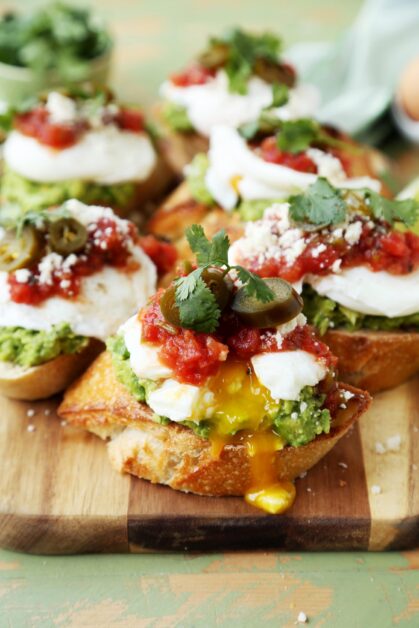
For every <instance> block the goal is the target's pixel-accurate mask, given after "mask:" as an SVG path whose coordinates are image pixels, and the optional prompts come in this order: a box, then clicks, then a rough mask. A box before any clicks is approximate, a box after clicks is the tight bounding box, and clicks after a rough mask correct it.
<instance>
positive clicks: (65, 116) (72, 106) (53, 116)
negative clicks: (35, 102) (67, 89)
mask: <svg viewBox="0 0 419 628" xmlns="http://www.w3.org/2000/svg"><path fill="white" fill-rule="evenodd" d="M45 107H46V110H47V111H48V113H49V119H50V122H52V123H53V124H71V123H72V122H75V121H76V120H77V105H76V102H75V101H74V100H73V99H72V98H68V97H67V96H64V95H63V94H60V92H50V93H49V94H48V98H47V102H46V105H45Z"/></svg>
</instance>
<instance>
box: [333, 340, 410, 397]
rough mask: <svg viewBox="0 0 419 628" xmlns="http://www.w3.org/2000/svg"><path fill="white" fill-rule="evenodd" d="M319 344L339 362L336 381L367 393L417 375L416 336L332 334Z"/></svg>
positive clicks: (390, 386)
mask: <svg viewBox="0 0 419 628" xmlns="http://www.w3.org/2000/svg"><path fill="white" fill-rule="evenodd" d="M323 340H324V342H326V344H328V345H329V347H330V349H331V350H332V353H334V354H335V355H336V356H337V357H338V358H339V363H338V369H339V378H340V379H341V380H342V381H344V382H348V383H350V384H353V385H354V386H359V387H360V388H363V389H366V390H368V391H369V392H370V393H377V392H379V391H380V390H386V389H387V388H394V387H395V386H398V385H399V384H401V383H402V382H404V381H406V380H407V379H409V377H412V375H414V374H415V373H418V372H419V332H407V331H390V332H386V331H369V330H360V331H342V330H333V331H328V332H327V334H326V335H325V336H324V337H323Z"/></svg>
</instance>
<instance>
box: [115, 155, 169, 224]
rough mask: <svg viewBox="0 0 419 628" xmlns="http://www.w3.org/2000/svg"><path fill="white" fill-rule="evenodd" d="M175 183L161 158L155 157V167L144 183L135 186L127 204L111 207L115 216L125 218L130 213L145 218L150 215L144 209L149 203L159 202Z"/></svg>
mask: <svg viewBox="0 0 419 628" xmlns="http://www.w3.org/2000/svg"><path fill="white" fill-rule="evenodd" d="M174 181H175V176H174V173H173V171H172V169H171V168H170V166H169V165H168V163H167V162H166V160H165V159H164V158H163V157H162V156H161V155H157V161H156V165H155V166H154V168H153V170H152V171H151V173H150V174H149V176H148V177H147V179H145V180H144V181H139V182H138V183H137V184H136V188H135V192H134V195H133V197H132V199H131V200H130V202H129V204H128V205H126V206H124V207H113V208H112V209H113V210H114V211H115V213H116V214H118V215H119V216H122V217H123V218H126V217H127V216H129V215H130V213H131V212H139V213H141V214H143V215H144V216H145V217H148V216H149V215H150V210H148V208H147V207H146V205H147V203H148V202H150V201H155V200H158V201H159V200H160V199H161V198H162V196H163V195H164V194H165V193H166V194H167V191H168V189H169V186H170V185H171V184H172V183H173V182H174Z"/></svg>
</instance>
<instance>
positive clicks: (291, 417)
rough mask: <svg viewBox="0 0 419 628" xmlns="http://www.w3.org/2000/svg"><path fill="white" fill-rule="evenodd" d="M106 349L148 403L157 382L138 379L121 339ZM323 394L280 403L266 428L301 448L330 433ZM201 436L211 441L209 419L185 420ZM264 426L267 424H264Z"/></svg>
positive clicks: (306, 391) (306, 392)
mask: <svg viewBox="0 0 419 628" xmlns="http://www.w3.org/2000/svg"><path fill="white" fill-rule="evenodd" d="M107 348H108V350H109V351H110V352H111V354H112V359H113V365H114V368H115V373H116V376H117V378H118V380H119V381H120V382H121V383H122V384H124V385H125V386H126V387H127V389H128V390H129V391H130V393H131V394H132V395H133V396H134V397H135V399H137V401H140V402H141V401H145V402H146V401H147V397H148V394H149V392H150V391H151V390H153V389H154V388H156V383H155V382H153V381H150V380H146V379H138V378H137V376H136V375H135V373H134V371H133V370H132V369H131V366H130V363H129V351H128V349H127V348H126V346H125V342H124V339H123V338H122V336H113V337H112V338H110V339H109V340H108V343H107ZM323 402H324V395H318V394H316V393H315V390H314V388H312V387H310V386H306V387H305V388H303V390H302V391H301V393H300V397H299V399H298V401H279V402H278V406H277V409H276V410H275V412H274V413H273V414H272V416H267V417H266V427H268V425H271V426H272V429H273V431H274V432H275V433H276V434H278V435H279V436H280V437H281V438H282V439H283V441H284V443H286V444H287V445H292V446H293V447H300V446H301V445H305V444H306V443H309V442H310V441H312V440H314V438H316V436H317V435H318V434H322V433H323V432H324V433H326V434H327V433H328V432H329V430H330V413H329V411H328V410H326V409H323V408H322V406H323ZM154 418H155V420H156V421H158V422H160V423H163V424H167V423H169V422H170V421H169V419H167V418H166V417H160V416H157V415H155V417H154ZM182 424H183V425H185V426H186V427H189V428H190V429H192V430H193V431H194V432H196V433H197V434H198V436H202V437H203V438H208V437H209V436H211V432H212V431H213V427H214V426H213V424H212V423H211V420H210V419H204V420H202V421H199V423H195V422H194V421H183V423H182ZM264 424H265V421H264Z"/></svg>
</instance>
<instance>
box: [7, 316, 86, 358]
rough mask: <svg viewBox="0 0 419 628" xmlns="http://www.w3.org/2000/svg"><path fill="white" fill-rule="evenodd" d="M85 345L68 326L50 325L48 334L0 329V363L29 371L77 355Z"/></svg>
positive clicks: (25, 330) (45, 332)
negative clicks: (46, 363)
mask: <svg viewBox="0 0 419 628" xmlns="http://www.w3.org/2000/svg"><path fill="white" fill-rule="evenodd" d="M88 343H89V339H88V338H86V337H84V336H77V335H76V334H74V333H73V332H72V331H71V328H70V325H68V323H61V324H60V325H54V326H53V327H52V328H51V329H50V330H49V331H35V330H34V329H24V328H23V327H0V360H1V361H2V362H11V363H12V364H18V365H19V366H24V367H28V368H29V367H30V366H37V365H39V364H44V363H45V362H49V361H50V360H53V359H54V358H57V357H58V356H59V355H63V354H65V355H68V354H71V353H79V352H80V351H82V350H83V349H84V348H85V347H86V346H87V345H88Z"/></svg>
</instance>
